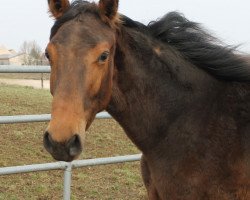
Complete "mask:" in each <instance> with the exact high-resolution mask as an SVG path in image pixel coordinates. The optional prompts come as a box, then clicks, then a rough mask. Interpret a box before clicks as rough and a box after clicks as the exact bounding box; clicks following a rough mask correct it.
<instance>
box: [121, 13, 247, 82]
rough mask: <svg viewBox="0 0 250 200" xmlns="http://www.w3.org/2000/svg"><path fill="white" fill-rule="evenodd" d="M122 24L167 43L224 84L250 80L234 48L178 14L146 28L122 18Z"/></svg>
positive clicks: (166, 17)
mask: <svg viewBox="0 0 250 200" xmlns="http://www.w3.org/2000/svg"><path fill="white" fill-rule="evenodd" d="M122 20H123V21H124V25H125V26H128V27H131V28H137V29H138V28H139V29H140V30H141V31H142V32H145V33H147V34H149V35H151V36H152V37H154V38H157V39H158V40H160V41H162V42H164V43H168V44H169V45H171V46H172V47H174V48H175V49H177V50H178V51H179V52H181V53H182V54H183V55H184V57H185V58H186V59H187V60H189V61H190V62H191V63H193V64H194V65H196V66H198V67H200V68H202V69H204V70H206V71H207V72H209V73H210V74H212V75H214V76H215V77H217V78H219V79H223V80H227V81H250V65H249V64H248V63H247V62H246V59H242V56H240V55H239V54H237V51H236V47H231V46H226V45H223V44H222V43H221V42H220V41H218V39H216V38H215V37H213V36H211V35H210V34H209V33H208V32H207V31H205V30H203V29H202V28H201V26H200V25H199V24H197V23H195V22H191V21H189V20H188V19H186V18H185V17H184V16H182V15H181V14H179V13H178V12H170V13H168V14H167V15H165V16H164V17H163V18H162V19H160V20H159V21H155V22H151V23H150V24H149V25H148V26H145V25H143V24H141V23H139V22H136V21H133V20H131V19H129V18H128V17H125V16H123V18H122Z"/></svg>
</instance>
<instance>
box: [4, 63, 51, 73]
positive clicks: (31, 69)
mask: <svg viewBox="0 0 250 200" xmlns="http://www.w3.org/2000/svg"><path fill="white" fill-rule="evenodd" d="M0 73H50V66H38V65H37V66H14V65H0Z"/></svg>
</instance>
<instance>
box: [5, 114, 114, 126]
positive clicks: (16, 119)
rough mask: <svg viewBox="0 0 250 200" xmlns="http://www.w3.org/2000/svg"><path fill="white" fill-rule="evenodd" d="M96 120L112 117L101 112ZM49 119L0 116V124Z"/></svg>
mask: <svg viewBox="0 0 250 200" xmlns="http://www.w3.org/2000/svg"><path fill="white" fill-rule="evenodd" d="M96 118H97V119H110V118H112V117H111V116H110V115H109V114H108V113H107V112H101V113H98V114H97V115H96ZM50 119H51V114H41V115H15V116H0V124H16V123H29V122H47V121H50Z"/></svg>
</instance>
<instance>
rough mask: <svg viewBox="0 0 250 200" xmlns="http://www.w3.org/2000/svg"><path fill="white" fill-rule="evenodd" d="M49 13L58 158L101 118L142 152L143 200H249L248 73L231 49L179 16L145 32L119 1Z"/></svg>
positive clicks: (51, 144)
mask: <svg viewBox="0 0 250 200" xmlns="http://www.w3.org/2000/svg"><path fill="white" fill-rule="evenodd" d="M48 4H49V10H50V12H51V14H52V16H53V17H54V18H55V20H56V21H55V24H54V26H53V27H52V29H51V36H50V42H49V44H48V46H47V49H46V55H47V57H48V59H49V60H50V65H51V79H50V91H51V94H52V95H53V102H52V119H51V121H50V123H49V126H48V128H47V130H46V132H45V135H44V146H45V148H46V149H47V150H48V152H49V153H51V155H52V156H53V157H54V158H55V159H57V160H63V161H72V160H74V159H76V158H77V157H78V156H79V154H80V153H81V152H82V151H83V146H84V138H85V131H86V130H87V129H88V127H89V126H90V124H91V123H92V121H93V119H94V118H95V115H96V113H98V112H100V111H102V110H105V109H106V110H107V111H108V112H109V113H110V114H111V115H112V116H113V117H114V119H115V120H117V121H118V123H119V124H120V125H121V126H122V127H123V129H124V130H125V132H126V134H127V135H128V137H129V138H130V139H131V140H132V142H133V143H134V144H135V145H136V146H137V147H138V148H139V149H140V150H141V151H142V153H143V156H142V160H141V170H142V177H143V181H144V184H145V186H146V188H147V192H148V198H149V199H150V200H167V199H171V200H175V199H184V200H197V199H213V200H247V199H250V65H249V63H247V62H246V60H245V59H244V58H243V57H242V56H241V55H239V54H238V53H237V52H236V50H235V49H234V48H231V47H228V46H225V45H221V43H220V42H218V41H217V40H216V39H215V38H214V37H213V36H211V35H210V34H209V33H207V32H206V31H204V30H203V29H202V28H201V27H200V26H199V25H198V24H197V23H195V22H191V21H189V20H187V19H186V18H185V17H184V16H182V15H181V14H179V13H177V12H171V13H169V14H167V15H166V16H164V17H163V18H162V19H160V20H158V21H155V22H152V23H150V24H149V25H148V26H145V25H143V24H141V23H139V22H136V21H133V20H131V19H130V18H128V17H126V16H124V15H120V14H118V12H117V10H118V0H100V1H99V3H98V4H96V3H89V2H87V1H81V0H77V1H74V2H73V3H71V4H70V3H69V2H68V0H48Z"/></svg>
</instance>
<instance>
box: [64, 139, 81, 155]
mask: <svg viewBox="0 0 250 200" xmlns="http://www.w3.org/2000/svg"><path fill="white" fill-rule="evenodd" d="M66 146H67V147H68V149H69V155H70V156H77V155H79V154H80V153H81V151H82V144H81V138H80V136H79V135H74V136H73V137H72V138H71V139H70V140H69V141H68V143H67V145H66Z"/></svg>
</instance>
